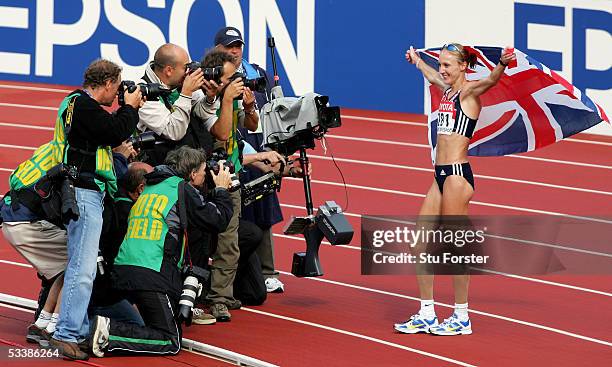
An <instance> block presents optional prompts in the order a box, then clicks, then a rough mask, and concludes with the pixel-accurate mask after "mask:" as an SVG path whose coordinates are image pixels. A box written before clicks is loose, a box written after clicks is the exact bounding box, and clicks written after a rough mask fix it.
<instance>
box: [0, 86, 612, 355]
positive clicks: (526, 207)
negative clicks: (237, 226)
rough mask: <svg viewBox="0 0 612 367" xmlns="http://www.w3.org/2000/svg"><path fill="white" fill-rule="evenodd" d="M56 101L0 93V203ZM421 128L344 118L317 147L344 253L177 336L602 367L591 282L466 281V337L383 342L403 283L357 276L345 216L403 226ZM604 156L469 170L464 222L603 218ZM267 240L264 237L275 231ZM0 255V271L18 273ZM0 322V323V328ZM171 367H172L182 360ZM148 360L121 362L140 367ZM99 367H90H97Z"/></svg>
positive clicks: (10, 255) (448, 298) (327, 252)
mask: <svg viewBox="0 0 612 367" xmlns="http://www.w3.org/2000/svg"><path fill="white" fill-rule="evenodd" d="M0 84H12V85H15V84H17V83H0ZM20 85H22V84H20ZM30 86H34V87H43V88H49V86H46V85H33V84H32V85H30ZM50 88H57V89H64V90H68V89H70V88H67V87H62V86H51V87H50ZM33 94H34V95H35V96H36V98H32V95H33ZM62 97H63V94H62V92H57V91H32V90H21V89H14V88H10V89H9V88H3V87H2V86H0V113H2V118H0V190H2V191H6V189H7V178H8V175H9V174H10V170H11V169H13V168H14V167H15V166H16V165H17V164H18V163H20V162H21V161H23V160H24V159H26V158H27V157H28V156H29V155H30V154H31V152H32V151H31V150H30V149H28V147H30V148H35V147H37V146H38V145H40V144H42V143H44V142H46V141H48V140H49V138H50V136H51V134H52V131H50V130H40V129H32V128H27V127H28V126H35V127H36V126H38V127H47V128H51V127H52V126H53V122H54V119H55V112H54V111H53V110H52V109H53V108H55V106H57V105H58V103H59V101H60V100H61V98H62ZM31 105H34V106H43V107H49V109H41V108H36V107H32V106H31ZM424 121H425V120H424V118H423V116H415V115H406V114H399V113H378V112H372V111H361V110H347V109H344V110H343V127H342V128H340V129H336V130H333V131H332V132H331V133H330V135H329V137H328V139H327V145H328V147H329V148H330V150H331V151H333V153H334V155H335V157H336V158H338V164H339V165H340V167H341V168H342V170H343V173H344V175H345V177H346V180H347V183H348V184H350V185H351V186H350V187H349V189H348V193H349V198H350V207H349V210H348V212H349V213H353V214H352V216H349V220H350V222H351V223H352V224H353V226H355V227H356V236H355V237H354V240H353V243H352V244H351V245H352V246H354V248H351V247H336V248H332V247H330V246H322V248H321V251H320V254H321V260H322V264H323V267H324V271H325V273H326V274H325V276H324V277H322V278H317V279H296V278H293V277H291V276H288V275H285V276H283V277H282V280H283V281H284V282H285V284H286V286H287V288H286V290H287V291H286V293H284V294H282V295H277V294H273V295H270V297H269V299H268V301H267V302H266V303H265V304H264V305H263V306H261V307H257V308H248V309H243V310H239V311H234V312H233V316H234V317H233V321H232V322H231V323H229V324H222V325H215V326H211V327H199V326H198V327H191V328H188V329H186V336H187V337H189V338H192V339H196V340H200V341H203V342H206V343H209V344H213V345H217V346H220V347H224V348H227V349H230V350H233V351H236V352H239V353H242V354H246V355H249V356H252V357H255V358H259V359H262V360H265V361H268V362H271V363H275V364H279V365H283V366H285V365H287V366H301V365H325V366H332V365H338V366H343V365H364V366H370V365H377V366H379V365H380V366H383V365H385V366H386V365H388V366H395V365H406V364H411V363H412V364H415V365H427V366H429V365H431V366H440V365H458V364H459V365H462V364H464V365H465V364H469V365H483V366H487V365H493V364H494V365H498V366H516V365H519V364H521V365H526V366H531V365H558V366H575V365H584V364H586V363H589V364H593V365H602V364H604V363H605V361H606V360H607V361H609V360H610V359H611V358H612V349H611V347H612V344H611V340H610V337H609V332H608V330H607V329H608V328H607V326H606V325H605V324H606V323H605V321H604V320H608V319H610V318H612V311H611V310H612V307H610V306H611V297H612V282H610V276H609V275H602V274H593V275H583V276H576V275H570V274H556V275H547V276H524V277H515V276H512V275H506V276H475V277H473V280H472V286H471V296H470V307H471V309H473V310H472V313H471V318H472V320H473V324H474V334H473V335H471V336H465V337H455V338H436V337H432V336H429V335H418V336H407V335H398V334H395V333H394V332H393V331H392V328H391V326H392V324H393V322H397V321H400V320H402V319H404V318H406V317H407V316H409V315H410V314H411V313H413V312H415V311H416V309H417V308H418V299H417V297H418V292H417V288H416V284H415V280H414V278H413V277H410V276H362V275H360V257H359V256H360V253H359V251H358V247H359V243H360V236H359V233H360V232H359V230H358V226H359V224H360V221H359V218H358V217H356V216H354V215H361V214H368V215H382V214H408V215H414V214H416V212H417V210H418V208H419V206H420V203H421V202H422V196H423V194H424V193H425V192H426V190H427V188H428V187H429V185H431V183H432V172H431V163H430V160H429V150H428V148H427V147H426V144H427V138H426V131H427V128H426V127H425V126H424ZM14 125H17V126H14ZM610 146H612V138H610V137H600V136H590V135H586V134H580V135H578V136H576V137H573V139H572V140H571V141H563V142H560V143H557V144H555V145H553V146H550V147H547V148H544V149H542V150H540V151H538V152H535V153H530V154H527V155H525V156H526V157H530V159H526V158H522V157H501V158H500V157H496V158H472V160H471V162H472V165H473V167H474V171H475V173H476V175H477V176H476V186H477V191H476V194H475V195H474V198H473V203H472V205H471V208H470V211H471V213H473V214H483V215H490V214H505V215H536V214H538V215H543V216H545V217H546V216H550V215H551V214H555V213H561V214H568V215H574V216H580V217H585V219H584V220H585V221H587V222H589V221H590V220H591V219H589V218H605V217H608V218H609V217H610V214H612V213H611V210H610V208H612V192H610V189H609V187H610V186H609V182H610V179H611V178H612V158H611V156H610V154H609V153H610ZM328 154H329V152H328ZM312 156H313V164H314V169H315V172H314V177H313V178H314V179H315V180H316V181H315V183H313V192H314V198H315V204H318V203H321V202H322V201H324V200H326V199H331V198H333V199H335V200H336V201H337V202H339V203H340V204H341V205H344V189H343V188H342V186H341V185H340V182H341V181H340V177H339V175H338V173H337V171H336V169H335V167H334V166H333V164H332V162H331V161H329V160H328V159H325V157H324V153H323V151H322V149H320V147H318V148H317V149H316V150H315V151H314V152H312ZM381 164H382V165H384V166H381ZM280 197H281V202H282V203H283V212H284V214H285V217H289V216H290V215H300V214H303V210H300V209H297V208H296V207H301V206H303V199H302V198H303V193H302V190H301V183H300V182H298V181H294V180H286V181H285V183H284V187H283V191H282V192H281V194H280ZM281 228H282V225H278V227H276V228H275V232H276V233H280V231H281ZM593 236H595V235H593ZM577 238H578V236H576V238H573V237H571V236H570V237H568V238H567V239H566V240H567V243H564V245H567V246H569V247H572V243H573V241H574V240H575V239H577ZM598 240H599V241H598ZM601 240H602V239H601V236H599V237H594V238H593V241H590V242H592V243H591V246H592V247H590V248H589V249H590V250H593V251H598V252H604V253H610V250H609V243H606V242H605V241H601ZM0 242H2V243H3V244H2V245H0V259H2V260H6V261H10V262H13V263H24V260H23V259H21V258H20V257H19V256H18V255H17V254H16V253H15V252H14V251H13V250H12V249H11V248H10V247H9V246H8V245H6V244H5V242H4V241H3V240H1V241H0ZM275 245H276V246H275V252H276V258H277V266H278V267H279V268H280V270H283V271H289V268H290V262H291V256H292V253H293V252H295V251H301V250H303V248H304V242H303V240H301V239H300V238H287V237H286V236H282V235H280V236H277V237H276V240H275ZM566 253H567V251H565V252H563V254H565V256H572V258H573V259H580V260H579V261H583V260H582V259H584V261H599V262H603V264H604V266H605V264H606V263H605V261H609V260H608V259H609V257H605V256H603V257H602V256H595V257H594V258H593V257H592V256H593V255H585V254H578V255H575V256H574V255H572V254H573V253H572V252H571V251H570V255H567V254H566ZM589 256H591V258H589ZM13 263H6V262H5V263H0V277H2V278H1V279H16V278H18V279H20V280H21V281H20V284H19V285H17V284H15V283H14V282H9V281H3V282H0V292H2V293H10V294H14V295H19V296H22V297H28V298H34V296H35V294H36V291H37V286H38V285H37V281H36V278H35V276H34V272H33V270H32V269H30V268H26V267H23V266H18V265H15V264H13ZM608 264H610V262H608ZM611 268H612V267H611ZM441 278H444V277H441ZM452 294H453V293H452V287H451V284H450V281H449V280H448V279H439V280H438V281H437V282H436V301H437V302H441V303H443V304H447V305H448V304H452ZM10 312H13V311H10ZM10 312H9V311H5V310H2V311H0V315H10ZM437 312H438V316H439V317H441V318H444V317H447V316H448V315H449V314H450V312H451V309H450V308H449V307H445V306H444V305H438V306H437ZM22 318H23V316H22ZM27 319H28V317H25V318H23V320H27ZM23 322H25V321H23ZM2 325H3V326H0V336H2V337H4V335H5V334H4V332H5V329H6V330H7V332H9V331H10V330H13V334H10V335H12V337H13V338H16V339H15V340H18V338H19V337H20V336H19V332H18V328H17V329H15V326H14V325H13V326H12V328H13V329H11V328H9V327H7V326H4V325H5V324H4V323H3V324H2ZM184 355H187V353H181V354H180V355H179V356H178V357H176V358H178V359H179V360H182V358H183V356H184ZM152 359H154V358H148V359H146V361H145V360H144V359H143V360H141V359H140V358H138V359H136V358H134V359H131V360H130V361H133V364H134V365H140V364H143V365H144V364H145V363H150V362H149V361H150V360H152ZM113 360H116V359H115V358H105V359H103V360H95V361H94V362H96V363H97V362H98V361H99V362H100V363H101V364H105V365H106V364H108V363H107V361H113ZM108 365H110V364H108Z"/></svg>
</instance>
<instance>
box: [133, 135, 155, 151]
mask: <svg viewBox="0 0 612 367" xmlns="http://www.w3.org/2000/svg"><path fill="white" fill-rule="evenodd" d="M128 142H130V143H132V147H134V149H153V148H154V147H155V143H156V142H157V135H155V133H154V132H153V131H145V132H144V133H141V134H138V135H134V136H131V137H130V138H129V139H128Z"/></svg>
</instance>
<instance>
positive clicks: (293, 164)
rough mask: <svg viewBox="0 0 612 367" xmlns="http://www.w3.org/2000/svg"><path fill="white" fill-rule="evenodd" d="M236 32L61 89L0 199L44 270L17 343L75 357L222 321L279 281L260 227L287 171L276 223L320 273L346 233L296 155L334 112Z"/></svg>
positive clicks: (297, 268) (299, 259) (15, 234)
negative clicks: (299, 199)
mask: <svg viewBox="0 0 612 367" xmlns="http://www.w3.org/2000/svg"><path fill="white" fill-rule="evenodd" d="M243 45H244V41H243V38H242V35H241V33H240V32H239V31H238V29H236V28H233V27H225V28H222V29H220V30H219V31H218V32H217V34H216V35H215V38H214V45H213V46H214V47H212V48H211V49H210V50H209V51H207V52H206V54H205V55H204V56H203V58H202V59H201V60H200V61H192V60H190V59H189V56H188V53H187V51H186V50H185V49H183V48H181V47H180V46H177V45H174V44H171V43H168V44H164V45H161V46H160V47H159V48H158V49H157V51H156V52H155V55H154V58H153V60H152V61H151V62H150V63H149V64H148V65H147V66H146V68H145V70H143V76H142V78H141V79H140V80H138V81H129V80H122V75H121V72H122V68H121V66H120V65H118V64H116V63H114V62H111V61H109V60H104V59H99V60H95V61H93V62H92V63H91V64H90V65H89V67H88V68H87V70H85V71H84V77H83V84H82V87H81V88H79V89H76V90H74V91H73V92H71V93H69V94H68V95H67V96H66V97H65V98H64V100H63V101H62V103H61V104H60V106H59V109H58V112H57V120H56V127H55V130H54V134H53V138H52V139H51V141H49V142H48V143H46V144H44V145H42V146H41V147H39V148H38V149H37V150H36V151H35V152H34V154H33V155H32V156H31V158H29V159H28V160H26V161H24V162H23V163H21V164H20V165H19V166H18V167H17V168H16V169H15V170H14V171H13V173H12V174H11V176H10V191H9V192H7V193H6V195H5V196H4V198H3V200H2V201H1V202H0V209H1V211H0V213H1V218H2V221H3V225H2V233H3V235H4V237H5V239H6V240H7V241H8V242H9V243H10V244H11V245H12V246H13V247H14V248H15V249H16V250H17V251H18V252H19V253H20V254H21V255H22V256H23V257H24V258H26V259H27V260H28V262H30V263H31V264H32V265H33V266H34V268H35V269H36V270H37V272H38V276H39V278H40V279H41V282H42V285H41V290H40V297H39V299H38V305H39V306H38V310H37V312H36V314H35V318H34V322H33V323H32V324H31V325H30V326H29V327H28V328H27V330H24V332H25V333H26V336H25V337H26V340H27V341H28V342H30V343H35V344H40V346H42V347H47V348H54V349H55V350H57V351H59V353H61V354H62V355H63V356H64V357H66V358H69V359H75V360H85V359H88V358H89V356H90V355H94V356H96V357H103V356H105V355H106V354H130V353H132V354H142V353H149V354H154V355H168V354H176V353H178V352H179V351H180V349H181V339H182V334H183V333H182V327H183V326H190V325H192V324H198V325H210V324H215V323H216V322H228V321H230V320H231V318H232V315H231V313H230V311H231V310H236V309H239V308H241V306H242V305H261V304H263V303H264V301H265V300H266V297H267V294H268V293H282V292H283V291H284V284H283V283H282V282H281V281H280V280H279V279H278V276H279V273H278V271H276V267H275V264H274V256H273V245H274V243H273V237H272V229H271V228H272V226H273V225H274V224H276V223H279V222H280V221H282V213H281V210H280V205H279V202H278V198H277V192H278V191H280V190H281V183H282V179H283V177H286V176H290V177H294V178H301V179H302V180H303V182H304V195H305V202H306V215H305V216H303V217H297V218H292V220H291V221H290V223H289V225H288V227H287V228H286V230H285V233H286V234H303V235H304V236H305V238H306V242H307V248H306V251H305V252H303V253H296V254H295V256H294V259H293V264H292V269H293V273H294V274H295V275H296V276H319V275H322V267H321V263H320V261H319V257H318V249H319V245H320V243H321V241H322V240H323V238H327V239H328V240H329V241H330V242H331V243H332V244H334V245H337V244H347V243H349V242H350V240H351V238H352V235H353V229H352V227H351V226H350V224H349V223H348V221H347V220H346V218H345V217H344V214H343V213H342V209H341V208H340V207H339V206H338V205H337V204H336V203H335V202H334V201H328V202H326V203H325V204H324V205H322V206H321V207H320V208H319V209H318V211H317V212H316V213H315V211H314V209H313V201H312V195H311V188H310V174H311V172H312V169H313V168H312V165H311V163H310V161H309V159H308V156H307V153H306V150H307V149H312V148H314V147H315V140H316V139H322V138H323V137H324V135H325V134H326V132H327V131H328V129H330V128H336V127H339V126H340V125H341V121H340V110H339V108H338V107H330V106H329V104H328V101H329V99H328V97H326V96H321V95H318V94H315V93H309V94H306V95H304V96H299V97H285V96H284V95H283V92H282V89H281V87H280V86H279V85H278V76H277V73H276V64H275V63H274V74H275V75H274V78H273V80H274V81H272V79H271V78H269V77H268V75H267V73H266V71H265V70H264V69H262V68H261V67H259V66H258V65H255V64H250V63H248V62H247V61H246V60H244V59H243V57H242V47H243ZM269 46H270V50H271V52H272V57H273V60H274V46H275V45H274V41H273V39H270V40H269ZM115 99H117V100H118V108H117V109H116V110H115V111H113V112H112V113H109V112H108V110H107V109H105V108H104V107H111V106H112V105H113V104H114V101H115ZM296 153H297V156H295V155H296Z"/></svg>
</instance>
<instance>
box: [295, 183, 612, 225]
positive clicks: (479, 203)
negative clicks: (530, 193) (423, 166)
mask: <svg viewBox="0 0 612 367" xmlns="http://www.w3.org/2000/svg"><path fill="white" fill-rule="evenodd" d="M284 180H289V181H299V182H302V179H301V178H291V177H287V178H284ZM311 182H312V183H316V184H321V185H328V186H339V187H344V184H343V183H341V182H328V181H321V180H311ZM346 187H350V188H352V189H358V190H366V191H374V192H384V193H387V194H394V195H401V196H412V197H419V198H424V197H425V194H420V193H415V192H410V191H399V190H390V189H383V188H380V187H371V186H362V185H353V184H349V183H347V184H346ZM470 204H473V205H480V206H486V207H492V208H500V209H508V210H516V211H521V212H527V213H536V214H546V215H554V216H561V217H567V218H573V219H579V220H584V221H588V222H599V223H606V224H612V221H609V220H605V219H599V218H593V217H585V216H580V215H571V214H565V213H559V212H552V211H547V210H539V209H529V208H523V207H520V206H512V205H502V204H493V203H488V202H484V201H476V200H472V201H470Z"/></svg>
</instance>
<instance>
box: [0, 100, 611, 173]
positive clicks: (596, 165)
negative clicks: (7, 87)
mask: <svg viewBox="0 0 612 367" xmlns="http://www.w3.org/2000/svg"><path fill="white" fill-rule="evenodd" d="M0 106H9V107H23V108H28V107H32V108H38V109H44V110H51V111H55V110H57V108H56V107H46V106H29V105H22V104H14V103H0ZM24 125H27V124H24ZM326 138H332V139H344V140H353V141H363V142H369V143H377V144H387V145H399V146H406V147H415V148H424V149H430V146H429V145H428V144H417V143H407V142H401V141H390V140H381V139H370V138H360V137H356V136H342V135H332V134H328V135H326ZM504 157H512V158H522V159H531V160H536V161H542V162H548V163H557V164H565V165H571V166H580V167H591V168H603V169H612V166H605V165H599V164H591V163H582V162H573V161H562V160H557V159H549V158H539V157H530V156H523V155H516V154H510V155H506V156H504Z"/></svg>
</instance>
